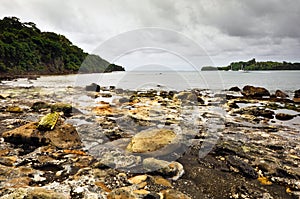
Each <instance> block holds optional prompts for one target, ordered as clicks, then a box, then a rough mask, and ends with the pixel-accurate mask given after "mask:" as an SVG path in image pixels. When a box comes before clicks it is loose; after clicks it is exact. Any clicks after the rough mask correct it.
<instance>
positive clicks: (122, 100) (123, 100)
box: [119, 97, 129, 104]
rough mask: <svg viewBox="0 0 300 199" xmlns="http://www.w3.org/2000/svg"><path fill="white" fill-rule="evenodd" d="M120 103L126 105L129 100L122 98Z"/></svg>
mask: <svg viewBox="0 0 300 199" xmlns="http://www.w3.org/2000/svg"><path fill="white" fill-rule="evenodd" d="M119 102H120V103H121V104H124V103H127V102H129V99H128V98H127V97H122V98H120V99H119Z"/></svg>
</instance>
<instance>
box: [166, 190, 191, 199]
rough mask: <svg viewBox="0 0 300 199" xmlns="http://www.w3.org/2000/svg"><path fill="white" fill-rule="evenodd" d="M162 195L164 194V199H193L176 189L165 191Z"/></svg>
mask: <svg viewBox="0 0 300 199" xmlns="http://www.w3.org/2000/svg"><path fill="white" fill-rule="evenodd" d="M161 193H162V194H163V196H164V199H191V197H189V196H187V195H185V194H184V193H182V192H180V191H177V190H174V189H167V190H163V191H161Z"/></svg>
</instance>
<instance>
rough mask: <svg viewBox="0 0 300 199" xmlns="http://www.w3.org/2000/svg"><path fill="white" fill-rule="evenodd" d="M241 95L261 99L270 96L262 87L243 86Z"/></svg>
mask: <svg viewBox="0 0 300 199" xmlns="http://www.w3.org/2000/svg"><path fill="white" fill-rule="evenodd" d="M242 95H244V96H246V97H263V96H270V92H269V91H268V90H267V89H265V88H263V87H254V86H249V85H247V86H244V88H243V91H242Z"/></svg>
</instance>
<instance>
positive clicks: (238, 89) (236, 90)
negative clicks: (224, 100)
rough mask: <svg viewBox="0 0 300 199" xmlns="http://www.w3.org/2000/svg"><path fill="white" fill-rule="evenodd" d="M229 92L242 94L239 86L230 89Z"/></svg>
mask: <svg viewBox="0 0 300 199" xmlns="http://www.w3.org/2000/svg"><path fill="white" fill-rule="evenodd" d="M229 91H234V92H240V91H241V89H240V88H239V87H237V86H234V87H231V88H230V89H229Z"/></svg>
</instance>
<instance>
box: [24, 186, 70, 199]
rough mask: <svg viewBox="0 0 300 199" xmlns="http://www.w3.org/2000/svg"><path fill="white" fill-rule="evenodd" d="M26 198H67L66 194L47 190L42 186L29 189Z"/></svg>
mask: <svg viewBox="0 0 300 199" xmlns="http://www.w3.org/2000/svg"><path fill="white" fill-rule="evenodd" d="M26 198H28V199H35V198H36V199H51V198H56V199H65V198H68V195H64V194H62V193H57V192H54V191H52V190H47V189H44V188H37V187H36V188H33V189H31V190H30V191H29V193H28V195H27V197H26Z"/></svg>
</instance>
